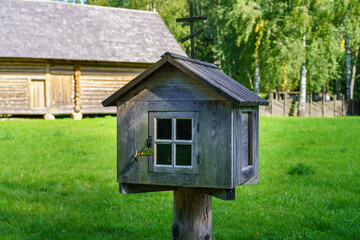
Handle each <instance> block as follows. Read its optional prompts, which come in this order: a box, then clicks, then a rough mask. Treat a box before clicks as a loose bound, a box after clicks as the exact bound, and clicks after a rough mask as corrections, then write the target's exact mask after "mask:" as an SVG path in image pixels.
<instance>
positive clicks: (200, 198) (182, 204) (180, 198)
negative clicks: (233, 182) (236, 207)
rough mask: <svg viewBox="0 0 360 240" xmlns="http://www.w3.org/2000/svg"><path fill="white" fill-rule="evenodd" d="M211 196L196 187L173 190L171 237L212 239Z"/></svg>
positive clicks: (175, 239)
mask: <svg viewBox="0 0 360 240" xmlns="http://www.w3.org/2000/svg"><path fill="white" fill-rule="evenodd" d="M211 200H212V199H211V196H210V195H207V194H204V193H203V192H201V191H200V190H198V189H196V188H185V187H178V188H177V190H176V191H174V213H173V224H172V229H171V239H173V240H177V239H185V240H186V239H205V240H210V239H212V203H211Z"/></svg>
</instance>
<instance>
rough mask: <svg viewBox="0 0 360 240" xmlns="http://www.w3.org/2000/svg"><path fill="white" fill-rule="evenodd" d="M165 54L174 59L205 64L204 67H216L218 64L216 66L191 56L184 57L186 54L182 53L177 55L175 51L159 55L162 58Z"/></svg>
mask: <svg viewBox="0 0 360 240" xmlns="http://www.w3.org/2000/svg"><path fill="white" fill-rule="evenodd" d="M165 56H170V57H172V58H174V59H180V60H184V61H188V62H192V63H196V64H199V65H203V66H206V67H211V68H216V69H218V66H216V65H215V64H212V63H208V62H204V61H200V60H197V59H193V58H189V57H186V56H182V55H179V54H177V53H172V52H165V53H164V54H163V55H161V58H163V57H165Z"/></svg>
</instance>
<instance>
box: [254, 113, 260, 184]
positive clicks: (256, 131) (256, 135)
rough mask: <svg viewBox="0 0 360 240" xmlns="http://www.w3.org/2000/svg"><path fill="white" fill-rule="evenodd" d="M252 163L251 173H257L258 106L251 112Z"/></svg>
mask: <svg viewBox="0 0 360 240" xmlns="http://www.w3.org/2000/svg"><path fill="white" fill-rule="evenodd" d="M252 165H253V175H255V174H259V107H255V108H254V109H253V112H252ZM255 184H257V183H255Z"/></svg>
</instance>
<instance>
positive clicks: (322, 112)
mask: <svg viewBox="0 0 360 240" xmlns="http://www.w3.org/2000/svg"><path fill="white" fill-rule="evenodd" d="M324 92H325V89H324V88H323V90H322V104H321V115H322V116H323V117H324V116H325V94H324Z"/></svg>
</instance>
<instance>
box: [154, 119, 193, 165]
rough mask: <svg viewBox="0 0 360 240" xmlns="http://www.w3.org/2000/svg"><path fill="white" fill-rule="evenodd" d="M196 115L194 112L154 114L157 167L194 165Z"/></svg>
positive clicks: (155, 162)
mask: <svg viewBox="0 0 360 240" xmlns="http://www.w3.org/2000/svg"><path fill="white" fill-rule="evenodd" d="M194 116H195V113H193V112H176V113H169V112H158V113H155V114H154V120H153V121H154V136H155V139H154V166H155V167H164V168H192V167H193V166H194V160H193V155H194V125H195V124H194ZM169 126H170V127H169ZM170 155H171V159H170Z"/></svg>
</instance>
